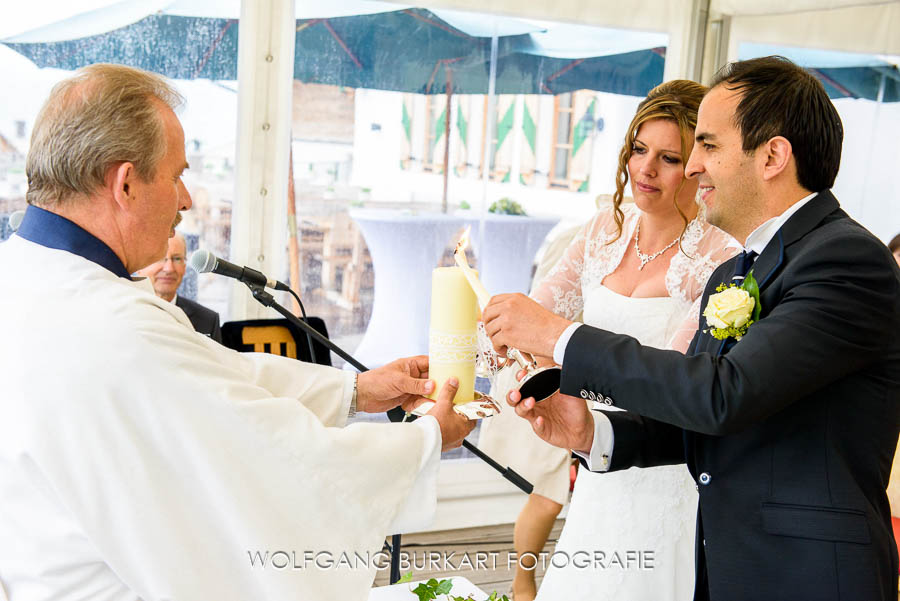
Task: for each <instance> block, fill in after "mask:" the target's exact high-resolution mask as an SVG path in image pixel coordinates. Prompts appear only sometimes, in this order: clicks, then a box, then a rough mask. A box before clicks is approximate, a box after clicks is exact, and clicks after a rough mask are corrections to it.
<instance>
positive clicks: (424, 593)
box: [412, 582, 437, 601]
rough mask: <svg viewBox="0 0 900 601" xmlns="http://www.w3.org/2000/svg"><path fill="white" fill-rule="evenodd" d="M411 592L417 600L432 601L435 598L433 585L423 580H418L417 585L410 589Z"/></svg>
mask: <svg viewBox="0 0 900 601" xmlns="http://www.w3.org/2000/svg"><path fill="white" fill-rule="evenodd" d="M412 593H413V594H414V595H416V596H417V597H418V598H419V601H433V600H434V599H436V598H437V595H435V594H434V587H431V586H428V585H427V584H426V583H424V582H420V583H419V586H417V587H416V588H414V589H413V590H412Z"/></svg>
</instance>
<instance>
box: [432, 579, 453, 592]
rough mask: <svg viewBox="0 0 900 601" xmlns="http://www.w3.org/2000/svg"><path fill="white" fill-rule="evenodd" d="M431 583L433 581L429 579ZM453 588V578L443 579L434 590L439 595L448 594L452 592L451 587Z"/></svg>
mask: <svg viewBox="0 0 900 601" xmlns="http://www.w3.org/2000/svg"><path fill="white" fill-rule="evenodd" d="M428 582H429V583H431V581H430V580H429V581H428ZM452 588H453V582H452V581H451V580H441V581H440V582H439V583H438V585H437V586H436V587H435V589H434V592H435V593H436V594H438V595H446V594H448V593H449V592H450V589H452Z"/></svg>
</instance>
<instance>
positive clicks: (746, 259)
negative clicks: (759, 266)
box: [731, 250, 757, 284]
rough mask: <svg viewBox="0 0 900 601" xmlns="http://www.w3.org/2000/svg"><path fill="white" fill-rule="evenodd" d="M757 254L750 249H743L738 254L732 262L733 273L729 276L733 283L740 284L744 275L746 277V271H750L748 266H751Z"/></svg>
mask: <svg viewBox="0 0 900 601" xmlns="http://www.w3.org/2000/svg"><path fill="white" fill-rule="evenodd" d="M756 257H757V254H756V253H755V252H754V251H752V250H750V251H747V250H745V251H744V252H742V253H741V254H739V255H738V258H737V263H735V264H734V275H733V276H732V277H731V281H732V282H734V283H735V284H740V283H741V282H743V281H744V277H746V275H747V272H748V271H750V268H751V267H753V261H755V260H756Z"/></svg>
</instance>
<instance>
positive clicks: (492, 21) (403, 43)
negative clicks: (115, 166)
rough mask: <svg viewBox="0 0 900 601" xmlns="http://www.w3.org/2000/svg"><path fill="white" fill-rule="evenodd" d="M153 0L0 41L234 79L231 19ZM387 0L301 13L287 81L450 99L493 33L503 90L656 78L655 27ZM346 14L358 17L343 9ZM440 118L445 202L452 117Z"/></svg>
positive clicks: (46, 53)
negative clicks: (536, 19) (544, 19)
mask: <svg viewBox="0 0 900 601" xmlns="http://www.w3.org/2000/svg"><path fill="white" fill-rule="evenodd" d="M157 4H160V6H163V8H161V10H160V12H157V13H154V14H149V15H144V16H141V12H140V7H139V5H138V4H137V3H136V2H129V1H126V2H122V3H119V4H118V5H115V7H113V8H112V9H111V8H109V7H107V8H105V9H102V10H98V11H94V12H93V13H89V14H85V15H78V16H76V17H73V18H70V19H67V20H64V21H61V22H58V23H54V24H51V25H49V26H46V27H43V28H40V29H37V30H33V31H30V32H27V33H25V34H21V35H17V36H14V37H12V38H7V39H5V40H2V41H0V43H3V44H5V45H7V46H8V47H10V48H11V49H13V50H15V51H16V52H18V53H20V54H22V55H24V56H26V57H27V58H29V59H30V60H31V61H33V62H34V63H35V64H36V65H38V66H39V67H54V68H59V69H67V70H74V69H77V68H79V67H82V66H84V65H89V64H92V63H97V62H117V63H121V64H126V65H131V66H134V67H140V68H142V69H146V70H149V71H154V72H157V73H161V74H163V75H165V76H167V77H170V78H174V79H199V78H203V79H213V80H222V79H224V80H233V79H236V78H237V41H238V27H239V25H238V21H237V19H234V18H229V16H223V15H222V14H220V15H216V16H194V15H190V14H185V13H186V12H188V13H189V12H190V11H185V10H184V7H185V6H188V8H189V6H190V1H189V0H182V1H181V2H180V3H176V5H175V6H176V9H177V10H176V12H178V13H179V14H169V13H167V12H166V9H165V8H164V6H165V3H160V2H157ZM145 6H146V5H145ZM178 7H181V8H180V9H179V8H178ZM385 7H389V8H391V9H393V8H395V7H396V5H384V4H381V3H371V2H358V1H357V2H353V1H352V0H339V1H336V4H335V5H334V6H330V7H329V8H328V9H325V10H326V11H327V12H326V15H327V14H334V13H335V12H337V13H338V14H339V16H334V17H330V16H315V17H314V18H309V19H298V20H297V28H296V29H297V33H296V50H295V61H294V79H296V80H297V81H301V82H304V83H319V84H329V85H339V86H346V87H352V88H372V89H380V90H393V91H402V92H412V93H418V94H446V95H447V97H448V106H450V96H451V95H452V94H459V93H469V94H484V93H487V92H488V90H489V85H490V72H491V59H492V47H491V46H492V38H493V37H494V35H496V36H497V46H496V48H497V50H496V53H495V54H494V59H495V65H496V79H495V89H496V92H497V93H500V94H513V93H525V94H560V93H564V92H570V91H574V90H581V89H592V90H597V91H604V92H611V93H618V94H628V95H635V96H643V95H646V93H647V92H648V91H649V90H650V89H651V88H652V87H653V86H655V85H656V84H658V83H659V82H661V81H662V75H663V67H664V62H665V59H664V48H662V47H661V46H663V45H664V43H665V42H664V41H663V40H664V39H665V36H662V35H660V34H642V33H639V32H627V33H623V32H621V31H617V30H608V29H601V28H588V27H584V26H577V25H554V26H552V27H550V28H549V31H548V28H547V27H544V26H543V25H536V24H533V23H528V22H525V21H520V20H517V19H512V18H503V17H487V16H484V15H475V16H473V15H471V14H467V13H460V12H457V11H434V12H432V11H429V10H426V9H421V8H401V9H400V10H387V11H385V10H384V8H385ZM367 9H368V10H370V11H371V10H375V11H377V12H369V13H365V10H367ZM353 11H360V12H362V13H363V14H350V15H346V13H347V12H353ZM223 12H227V11H223ZM340 15H344V16H340ZM135 19H137V20H135ZM106 27H110V28H113V29H110V30H108V31H105V30H104V29H105V28H106ZM82 34H84V35H82ZM445 121H446V123H445V126H446V130H447V131H446V132H445V133H446V135H445V136H444V138H445V142H444V143H445V152H444V163H445V164H444V169H443V171H444V180H445V181H444V195H443V203H442V204H443V207H444V210H445V211H446V206H447V194H446V190H447V180H448V177H449V165H448V164H447V161H448V160H449V152H448V149H447V146H448V145H449V138H450V135H449V128H450V122H449V120H445Z"/></svg>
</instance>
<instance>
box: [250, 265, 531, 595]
mask: <svg viewBox="0 0 900 601" xmlns="http://www.w3.org/2000/svg"><path fill="white" fill-rule="evenodd" d="M244 283H245V284H246V285H247V287H248V288H250V291H251V292H252V293H253V298H255V299H256V300H257V301H259V302H260V304H262V305H263V306H266V307H271V308H273V309H275V310H276V311H277V312H278V313H279V314H281V315H283V316H284V318H285V319H287V320H288V321H289V322H291V323H292V324H294V325H295V326H297V327H298V328H301V329H302V330H303V331H305V332H306V333H307V335H309V336H312V338H313V339H314V340H316V341H317V342H319V343H320V344H322V345H324V346H325V347H327V348H329V349H331V350H332V351H334V353H335V354H336V355H337V356H338V357H340V358H341V359H343V360H344V361H346V362H347V363H349V364H350V365H352V366H353V367H355V368H356V369H358V370H359V371H360V372H364V371H369V368H368V367H366V366H365V365H363V364H362V363H360V362H359V361H357V360H356V359H354V358H353V356H351V355H350V354H349V353H347V352H346V351H344V349H342V348H341V347H339V346H338V345H336V344H335V343H333V342H332V341H331V340H329V339H328V338H326V337H325V336H322V335H321V334H320V333H319V332H317V331H316V330H315V329H314V328H313V327H312V326H311V325H309V324H308V323H306V322H305V321H303V320H302V319H300V318H298V317H297V316H296V315H294V314H293V313H291V312H290V311H288V310H287V309H286V308H285V307H283V306H282V305H280V304H279V303H278V302H277V301H276V300H275V297H274V296H272V295H271V294H269V293H268V292H266V289H265V288H264V287H262V286H259V285H257V284H251V283H250V282H244ZM404 416H405V412H404V411H403V410H402V409H400V408H399V407H396V408H394V409H391V411H388V417H389V418H390V420H391V421H392V422H398V421H402V420H403V418H404ZM462 446H463V448H465V449H466V450H468V451H469V452H470V453H472V454H473V455H475V456H476V457H478V458H479V459H481V460H482V461H484V462H485V463H487V464H488V465H489V466H491V467H492V468H494V469H495V470H497V471H498V472H500V475H501V476H503V477H504V478H506V479H507V480H509V481H510V482H512V483H513V484H514V485H516V487H518V488H519V489H520V490H521V491H522V492H524V493H525V494H526V495H530V494H531V491H532V490H534V486H533V485H532V484H531V483H530V482H529V481H528V480H526V479H525V478H523V477H522V476H520V475H519V474H518V473H516V471H515V470H513V469H512V468H510V467H505V468H504V467H503V466H502V465H500V464H499V463H497V462H496V461H494V460H493V459H491V457H490V456H488V455H486V454H485V453H484V452H482V451H481V449H479V448H478V447H476V446H475V445H473V444H472V443H470V442H469V441H468V440H463V442H462ZM398 580H400V535H399V534H394V535H392V536H391V576H390V583H391V584H394V583H395V582H397V581H398Z"/></svg>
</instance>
